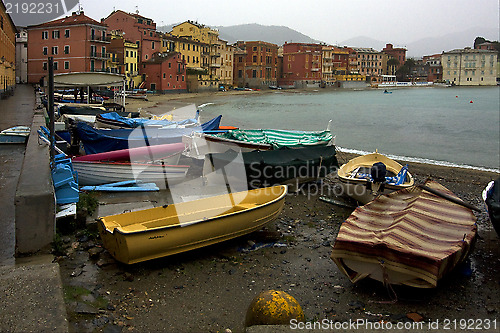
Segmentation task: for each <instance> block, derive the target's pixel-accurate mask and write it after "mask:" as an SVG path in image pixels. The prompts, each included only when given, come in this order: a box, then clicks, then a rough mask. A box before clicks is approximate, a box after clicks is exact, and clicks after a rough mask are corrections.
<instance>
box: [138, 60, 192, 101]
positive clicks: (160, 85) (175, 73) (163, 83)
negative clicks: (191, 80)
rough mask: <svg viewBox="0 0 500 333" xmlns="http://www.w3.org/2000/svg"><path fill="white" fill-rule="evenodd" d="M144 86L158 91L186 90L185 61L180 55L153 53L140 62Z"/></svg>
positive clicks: (178, 91)
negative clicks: (147, 58)
mask: <svg viewBox="0 0 500 333" xmlns="http://www.w3.org/2000/svg"><path fill="white" fill-rule="evenodd" d="M141 71H142V73H143V77H144V78H145V86H144V87H145V88H147V89H149V90H153V91H156V92H159V93H172V92H177V93H180V92H187V75H186V61H185V60H182V55H181V54H180V53H178V52H173V53H154V54H153V55H152V57H151V58H150V59H149V60H148V61H144V62H143V63H142V64H141Z"/></svg>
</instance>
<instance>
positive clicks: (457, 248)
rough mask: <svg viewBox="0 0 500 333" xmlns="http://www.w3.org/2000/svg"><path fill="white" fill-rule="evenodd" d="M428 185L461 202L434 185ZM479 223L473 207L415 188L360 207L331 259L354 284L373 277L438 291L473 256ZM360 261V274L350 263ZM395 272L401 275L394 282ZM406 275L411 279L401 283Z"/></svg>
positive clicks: (342, 231)
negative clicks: (440, 282)
mask: <svg viewBox="0 0 500 333" xmlns="http://www.w3.org/2000/svg"><path fill="white" fill-rule="evenodd" d="M426 185H427V186H428V187H430V188H432V189H435V190H438V191H440V192H443V193H445V194H448V195H449V196H452V197H455V198H457V197H456V196H455V195H454V194H453V193H452V192H451V191H449V190H448V189H447V188H445V187H444V186H442V185H440V184H438V183H436V182H434V181H427V183H426ZM475 223H476V218H475V216H474V215H473V214H472V211H471V210H470V209H469V208H466V207H464V206H461V205H458V204H456V203H452V202H451V201H449V200H447V199H444V198H442V197H440V196H437V195H435V194H432V193H430V192H427V191H425V190H423V189H421V188H419V187H416V186H415V187H411V188H408V189H403V190H400V191H397V192H393V193H391V194H388V195H384V196H380V197H379V198H377V199H375V200H374V201H372V202H370V203H368V204H366V205H365V206H362V207H358V208H357V209H356V210H355V211H354V212H353V213H352V214H351V216H349V218H348V219H347V220H346V221H345V222H344V223H343V224H342V226H341V228H340V231H339V233H338V236H337V239H336V241H335V244H334V247H333V251H332V254H331V258H332V259H333V261H334V262H335V263H336V264H337V265H338V266H339V268H340V269H341V271H342V272H344V273H345V274H346V275H347V276H348V277H349V279H350V280H351V281H352V282H357V281H358V280H360V279H363V278H365V277H368V276H371V277H373V278H376V279H379V280H381V281H382V282H384V283H389V284H393V283H394V284H400V283H401V284H407V285H411V286H415V287H427V288H429V287H435V286H436V285H437V281H438V280H439V279H440V278H442V277H443V275H445V274H446V273H447V272H449V271H450V270H451V269H453V268H454V267H455V266H456V265H457V263H459V262H460V261H462V260H463V259H464V258H465V257H466V256H467V254H468V252H469V250H470V247H471V243H472V242H473V240H474V238H475V236H476V232H477V226H476V224H475ZM354 261H355V262H356V263H357V264H356V265H351V266H355V267H356V268H358V271H354V270H353V269H352V268H350V267H349V266H348V265H347V264H346V263H349V262H350V263H352V262H354ZM360 267H366V271H360V269H359V268H360ZM374 267H375V269H377V268H378V270H379V272H378V277H379V278H377V277H376V276H377V274H375V273H373V271H374ZM390 271H392V272H390ZM395 272H396V275H399V277H398V278H397V279H396V278H395V279H394V280H391V276H396V275H394V273H395ZM372 273H373V274H372ZM401 275H404V276H405V278H404V279H402V280H399V278H400V277H401ZM380 276H382V277H383V278H380Z"/></svg>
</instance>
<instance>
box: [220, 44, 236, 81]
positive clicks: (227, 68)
mask: <svg viewBox="0 0 500 333" xmlns="http://www.w3.org/2000/svg"><path fill="white" fill-rule="evenodd" d="M219 42H220V44H219V45H218V49H217V53H219V54H220V57H216V59H215V60H216V63H217V64H220V67H219V68H217V67H216V72H215V75H216V76H217V77H218V78H219V84H220V85H223V86H224V87H225V88H226V89H227V88H228V87H232V86H233V59H234V49H235V47H234V46H232V45H228V43H227V41H225V40H220V41H219Z"/></svg>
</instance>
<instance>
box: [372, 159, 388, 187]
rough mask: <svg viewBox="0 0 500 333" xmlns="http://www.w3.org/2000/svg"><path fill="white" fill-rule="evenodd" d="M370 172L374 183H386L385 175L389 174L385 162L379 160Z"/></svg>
mask: <svg viewBox="0 0 500 333" xmlns="http://www.w3.org/2000/svg"><path fill="white" fill-rule="evenodd" d="M370 174H371V176H372V182H374V183H385V176H386V175H387V168H386V166H385V164H384V163H382V162H377V163H375V164H373V165H372V168H371V169H370Z"/></svg>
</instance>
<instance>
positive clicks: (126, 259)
mask: <svg viewBox="0 0 500 333" xmlns="http://www.w3.org/2000/svg"><path fill="white" fill-rule="evenodd" d="M286 193H287V188H286V186H285V185H280V186H273V187H266V188H260V189H255V190H250V191H243V192H236V193H231V194H224V195H218V196H214V197H209V198H203V199H199V200H194V201H188V202H182V203H177V204H172V205H165V206H163V207H156V208H151V209H146V210H141V211H135V212H128V213H123V214H118V215H111V216H106V217H102V218H100V219H99V223H98V225H99V232H100V235H101V239H102V241H103V244H104V247H105V248H106V249H107V250H108V251H109V252H110V253H111V255H112V256H113V257H114V258H115V259H116V260H118V261H120V262H123V263H126V264H133V263H137V262H141V261H146V260H150V259H155V258H160V257H165V256H169V255H172V254H176V253H180V252H185V251H189V250H193V249H196V248H200V247H203V246H207V245H211V244H215V243H219V242H222V241H225V240H228V239H231V238H235V237H238V236H242V235H245V234H248V233H250V232H253V231H256V230H259V229H260V228H262V227H263V226H264V225H265V224H267V223H269V222H271V221H274V220H275V219H276V218H277V217H278V215H279V214H280V213H281V211H282V210H283V206H284V203H285V196H286Z"/></svg>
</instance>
